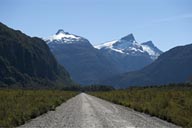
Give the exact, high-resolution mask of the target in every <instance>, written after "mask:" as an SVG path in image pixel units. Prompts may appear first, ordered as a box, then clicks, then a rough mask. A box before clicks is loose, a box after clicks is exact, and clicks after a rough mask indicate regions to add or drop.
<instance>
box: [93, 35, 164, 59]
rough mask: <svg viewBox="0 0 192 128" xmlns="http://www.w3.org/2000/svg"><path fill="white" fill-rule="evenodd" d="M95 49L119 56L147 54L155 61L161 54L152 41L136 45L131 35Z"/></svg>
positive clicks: (97, 46)
mask: <svg viewBox="0 0 192 128" xmlns="http://www.w3.org/2000/svg"><path fill="white" fill-rule="evenodd" d="M94 47H95V48H97V49H99V50H111V51H115V52H118V53H121V54H127V55H142V54H143V55H144V54H148V55H149V56H150V58H151V59H153V60H155V59H157V58H158V56H159V55H160V54H161V53H162V52H161V51H160V50H159V49H158V48H157V47H155V46H154V44H153V43H152V41H148V42H145V43H142V44H140V43H138V42H137V41H136V40H135V38H134V36H133V34H129V35H127V36H125V37H123V38H121V39H119V40H114V41H110V42H107V43H104V44H100V45H96V46H94Z"/></svg>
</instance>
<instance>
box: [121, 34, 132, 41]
mask: <svg viewBox="0 0 192 128" xmlns="http://www.w3.org/2000/svg"><path fill="white" fill-rule="evenodd" d="M121 40H126V41H131V42H132V41H135V37H134V36H133V34H132V33H131V34H128V35H127V36H124V37H123V38H121Z"/></svg>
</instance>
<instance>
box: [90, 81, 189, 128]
mask: <svg viewBox="0 0 192 128" xmlns="http://www.w3.org/2000/svg"><path fill="white" fill-rule="evenodd" d="M90 94H92V95H94V96H97V97H100V98H103V99H106V100H109V101H111V102H114V103H117V104H121V105H124V106H127V107H130V108H133V109H135V110H137V111H140V112H145V113H148V114H150V115H153V116H157V117H159V118H162V119H164V120H167V121H170V122H173V123H175V124H178V125H181V126H184V127H192V85H191V84H187V85H184V84H183V85H182V84H180V85H174V84H172V85H169V86H160V87H132V88H129V89H125V90H116V91H110V92H93V93H90Z"/></svg>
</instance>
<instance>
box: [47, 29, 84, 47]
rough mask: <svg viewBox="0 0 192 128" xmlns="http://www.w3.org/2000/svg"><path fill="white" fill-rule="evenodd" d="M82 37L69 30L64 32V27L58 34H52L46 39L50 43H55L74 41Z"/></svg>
mask: <svg viewBox="0 0 192 128" xmlns="http://www.w3.org/2000/svg"><path fill="white" fill-rule="evenodd" d="M81 38H82V37H79V36H76V35H74V34H70V33H68V32H64V31H63V30H62V29H59V30H58V31H57V33H56V34H54V35H52V36H50V37H49V38H48V39H45V41H46V42H47V43H48V44H49V43H51V42H55V43H68V44H70V43H73V42H76V41H79V40H81Z"/></svg>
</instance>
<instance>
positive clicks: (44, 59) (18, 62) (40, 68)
mask: <svg viewBox="0 0 192 128" xmlns="http://www.w3.org/2000/svg"><path fill="white" fill-rule="evenodd" d="M72 84H74V83H73V82H72V80H71V78H70V76H69V73H68V72H67V71H66V70H65V69H64V67H62V66H60V65H59V64H58V63H57V61H56V59H55V57H54V56H53V55H52V53H51V51H50V49H49V47H48V46H47V44H46V42H44V41H43V40H42V39H40V38H37V37H33V38H32V37H29V36H27V35H25V34H24V33H22V32H20V31H16V30H13V29H11V28H8V27H7V26H5V25H4V24H2V23H0V87H8V88H18V87H19V88H56V87H57V88H61V87H65V86H67V85H68V86H71V85H72Z"/></svg>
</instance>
